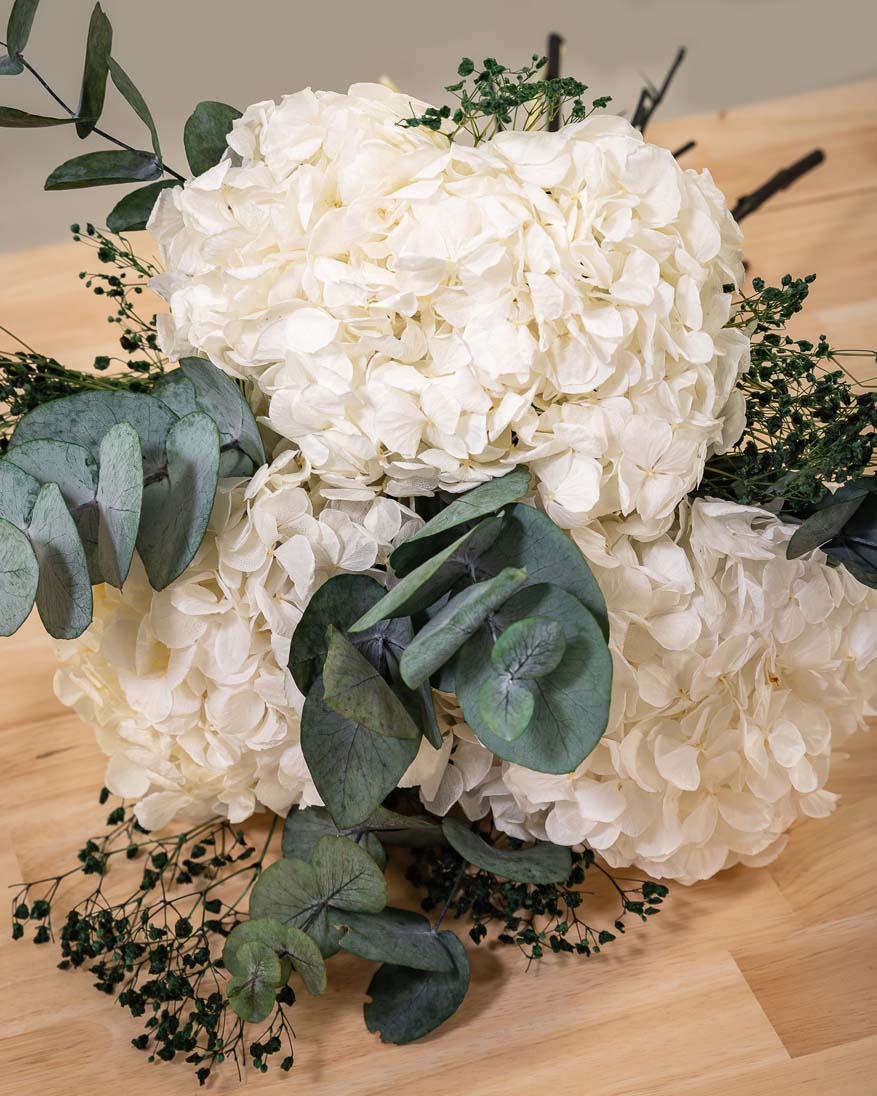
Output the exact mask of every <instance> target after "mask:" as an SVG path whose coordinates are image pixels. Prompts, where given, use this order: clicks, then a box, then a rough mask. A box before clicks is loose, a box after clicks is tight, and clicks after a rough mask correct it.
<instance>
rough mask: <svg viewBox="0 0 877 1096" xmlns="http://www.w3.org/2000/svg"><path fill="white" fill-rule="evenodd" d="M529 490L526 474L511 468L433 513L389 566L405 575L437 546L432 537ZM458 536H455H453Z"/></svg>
mask: <svg viewBox="0 0 877 1096" xmlns="http://www.w3.org/2000/svg"><path fill="white" fill-rule="evenodd" d="M529 487H530V472H529V469H527V468H526V467H524V466H523V465H522V466H520V467H518V468H515V469H513V470H512V471H511V472H509V473H507V474H506V475H505V476H498V477H497V478H496V479H492V480H489V481H488V482H487V483H482V484H481V485H480V486H478V487H475V488H473V489H472V490H471V491H466V492H465V494H462V495H460V496H459V497H458V498H456V499H454V501H453V502H451V503H450V504H449V505H448V506H446V507H445V509H444V510H442V511H440V513H438V514H436V516H435V517H434V518H432V520H431V521H428V522H427V523H426V525H424V526H423V528H422V529H419V530H418V531H417V532H416V533H415V534H414V536H412V537H409V538H408V540H407V541H405V543H404V544H400V545H399V547H398V548H397V549H396V550H395V551H394V552H393V554H392V555H391V556H390V566H391V567H392V568H393V571H394V572H395V574H397V575H398V576H399V577H400V578H402V577H403V576H404V575H407V574H408V572H409V571H412V570H413V569H414V568H415V567H416V566H418V565H419V564H420V563H423V561H424V560H425V559H428V558H429V557H430V556H431V555H433V554H434V552H435V551H436V548H437V547H439V548H440V547H444V545H443V544H442V545H436V544H435V541H434V539H433V538H435V537H438V536H441V535H444V534H447V533H448V532H449V531H450V530H454V529H458V528H459V526H461V525H465V524H467V523H468V522H471V521H477V520H478V519H479V518H483V517H486V516H487V515H488V514H494V513H496V511H497V510H501V509H502V508H503V507H504V506H508V505H509V504H510V503H512V502H516V501H517V500H518V499H519V498H521V497H522V496H523V495H525V494H526V493H527V491H528V490H529ZM456 535H459V534H456Z"/></svg>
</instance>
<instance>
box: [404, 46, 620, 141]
mask: <svg viewBox="0 0 877 1096" xmlns="http://www.w3.org/2000/svg"><path fill="white" fill-rule="evenodd" d="M547 60H548V59H547V58H546V57H540V56H539V55H538V54H536V53H534V54H533V55H532V57H531V58H530V64H529V65H525V66H524V67H522V68H519V69H510V68H508V67H507V66H506V65H501V64H500V63H499V62H498V61H497V60H495V59H494V58H493V57H487V58H485V60H484V61H483V62H482V66H483V67H482V68H481V69H476V67H475V62H474V61H472V60H471V59H470V58H469V57H464V58H463V60H462V61H461V62H460V64H459V66H458V67H457V75H458V76H459V77H460V79H459V80H458V81H457V82H456V83H453V84H449V85H448V86H447V87H446V88H445V91H449V92H450V93H451V94H452V95H453V96H454V97H455V98H456V99H457V101H458V104H459V105H458V106H457V107H452V106H447V105H446V106H442V107H427V108H426V110H425V111H424V112H423V114H420V115H414V116H412V117H410V118H403V119H402V120H401V121H400V123H399V124H400V125H402V126H405V127H407V128H409V129H413V128H416V127H418V126H423V127H424V128H426V129H431V130H433V131H434V132H436V133H444V134H445V136H446V137H447V138H448V139H449V140H451V141H453V140H455V139H456V137H457V136H458V135H459V134H460V133H461V132H462V131H463V130H465V131H466V132H468V133H469V134H471V136H472V138H473V140H474V142H475V144H476V145H477V144H479V143H480V142H481V141H486V140H489V139H490V138H491V137H493V136H494V134H496V133H498V132H499V131H500V130H503V129H524V130H534V129H544V128H546V127H547V126H548V125H549V123H551V122H553V121H554V120H555V119H557V120H558V121H559V122H560V124H562V125H566V124H567V123H570V122H580V121H582V120H583V119H585V118H587V117H588V115H589V114H592V113H593V112H594V111H595V110H601V109H603V108H604V107H605V106H606V105H607V104H608V103H609V102H610V97H609V96H601V97H599V98H597V99H593V100H592V101H591V102H590V104H588V103H586V102H585V99H584V98H583V96H584V95H585V92H586V91H587V90H588V86H587V84H583V83H581V81H579V80H574V79H572V78H571V77H568V76H562V77H556V78H555V79H551V80H540V79H538V73H539V70H540V69H542V68H544V67H545V65H546V64H547ZM446 123H448V126H447V128H445V124H446Z"/></svg>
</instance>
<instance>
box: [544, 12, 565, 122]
mask: <svg viewBox="0 0 877 1096" xmlns="http://www.w3.org/2000/svg"><path fill="white" fill-rule="evenodd" d="M562 48H563V38H562V37H561V35H559V34H557V33H554V32H552V33H551V34H549V35H548V50H547V54H548V64H547V65H546V66H545V79H546V80H557V79H558V78H559V76H560V54H561V50H562ZM548 129H549V130H550V131H551V132H552V133H554V132H556V131H557V130H558V129H560V111H558V112H557V113H556V114H554V115H553V116H552V117H551V118H549V119H548Z"/></svg>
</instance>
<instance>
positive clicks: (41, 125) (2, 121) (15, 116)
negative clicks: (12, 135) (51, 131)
mask: <svg viewBox="0 0 877 1096" xmlns="http://www.w3.org/2000/svg"><path fill="white" fill-rule="evenodd" d="M75 121H76V119H75V118H69V117H68V118H47V117H46V115H44V114H28V113H27V111H24V110H16V108H15V107H0V126H3V127H4V128H6V129H45V128H46V127H47V126H66V125H69V124H70V123H71V122H75Z"/></svg>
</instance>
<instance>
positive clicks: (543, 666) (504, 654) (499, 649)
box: [490, 617, 566, 680]
mask: <svg viewBox="0 0 877 1096" xmlns="http://www.w3.org/2000/svg"><path fill="white" fill-rule="evenodd" d="M565 653H566V639H565V638H564V635H563V629H562V628H561V626H560V625H559V624H558V623H557V622H556V621H554V620H546V619H544V618H542V617H525V618H524V619H523V620H516V621H515V622H514V623H513V624H510V625H509V626H508V627H507V628H506V630H505V631H504V632H502V633H500V635H498V636H497V637H496V642H495V643H494V645H493V650H492V651H491V652H490V662H491V665H492V666H493V668H494V669H495V670H496V671H497V673H499V674H507V675H508V676H509V677H510V678H513V679H515V680H517V679H523V680H531V679H535V678H540V677H546V676H547V675H548V674H550V673H551V672H552V670H556V669H557V667H558V666H559V665H560V660H561V659H562V658H563V656H564V654H565Z"/></svg>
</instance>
